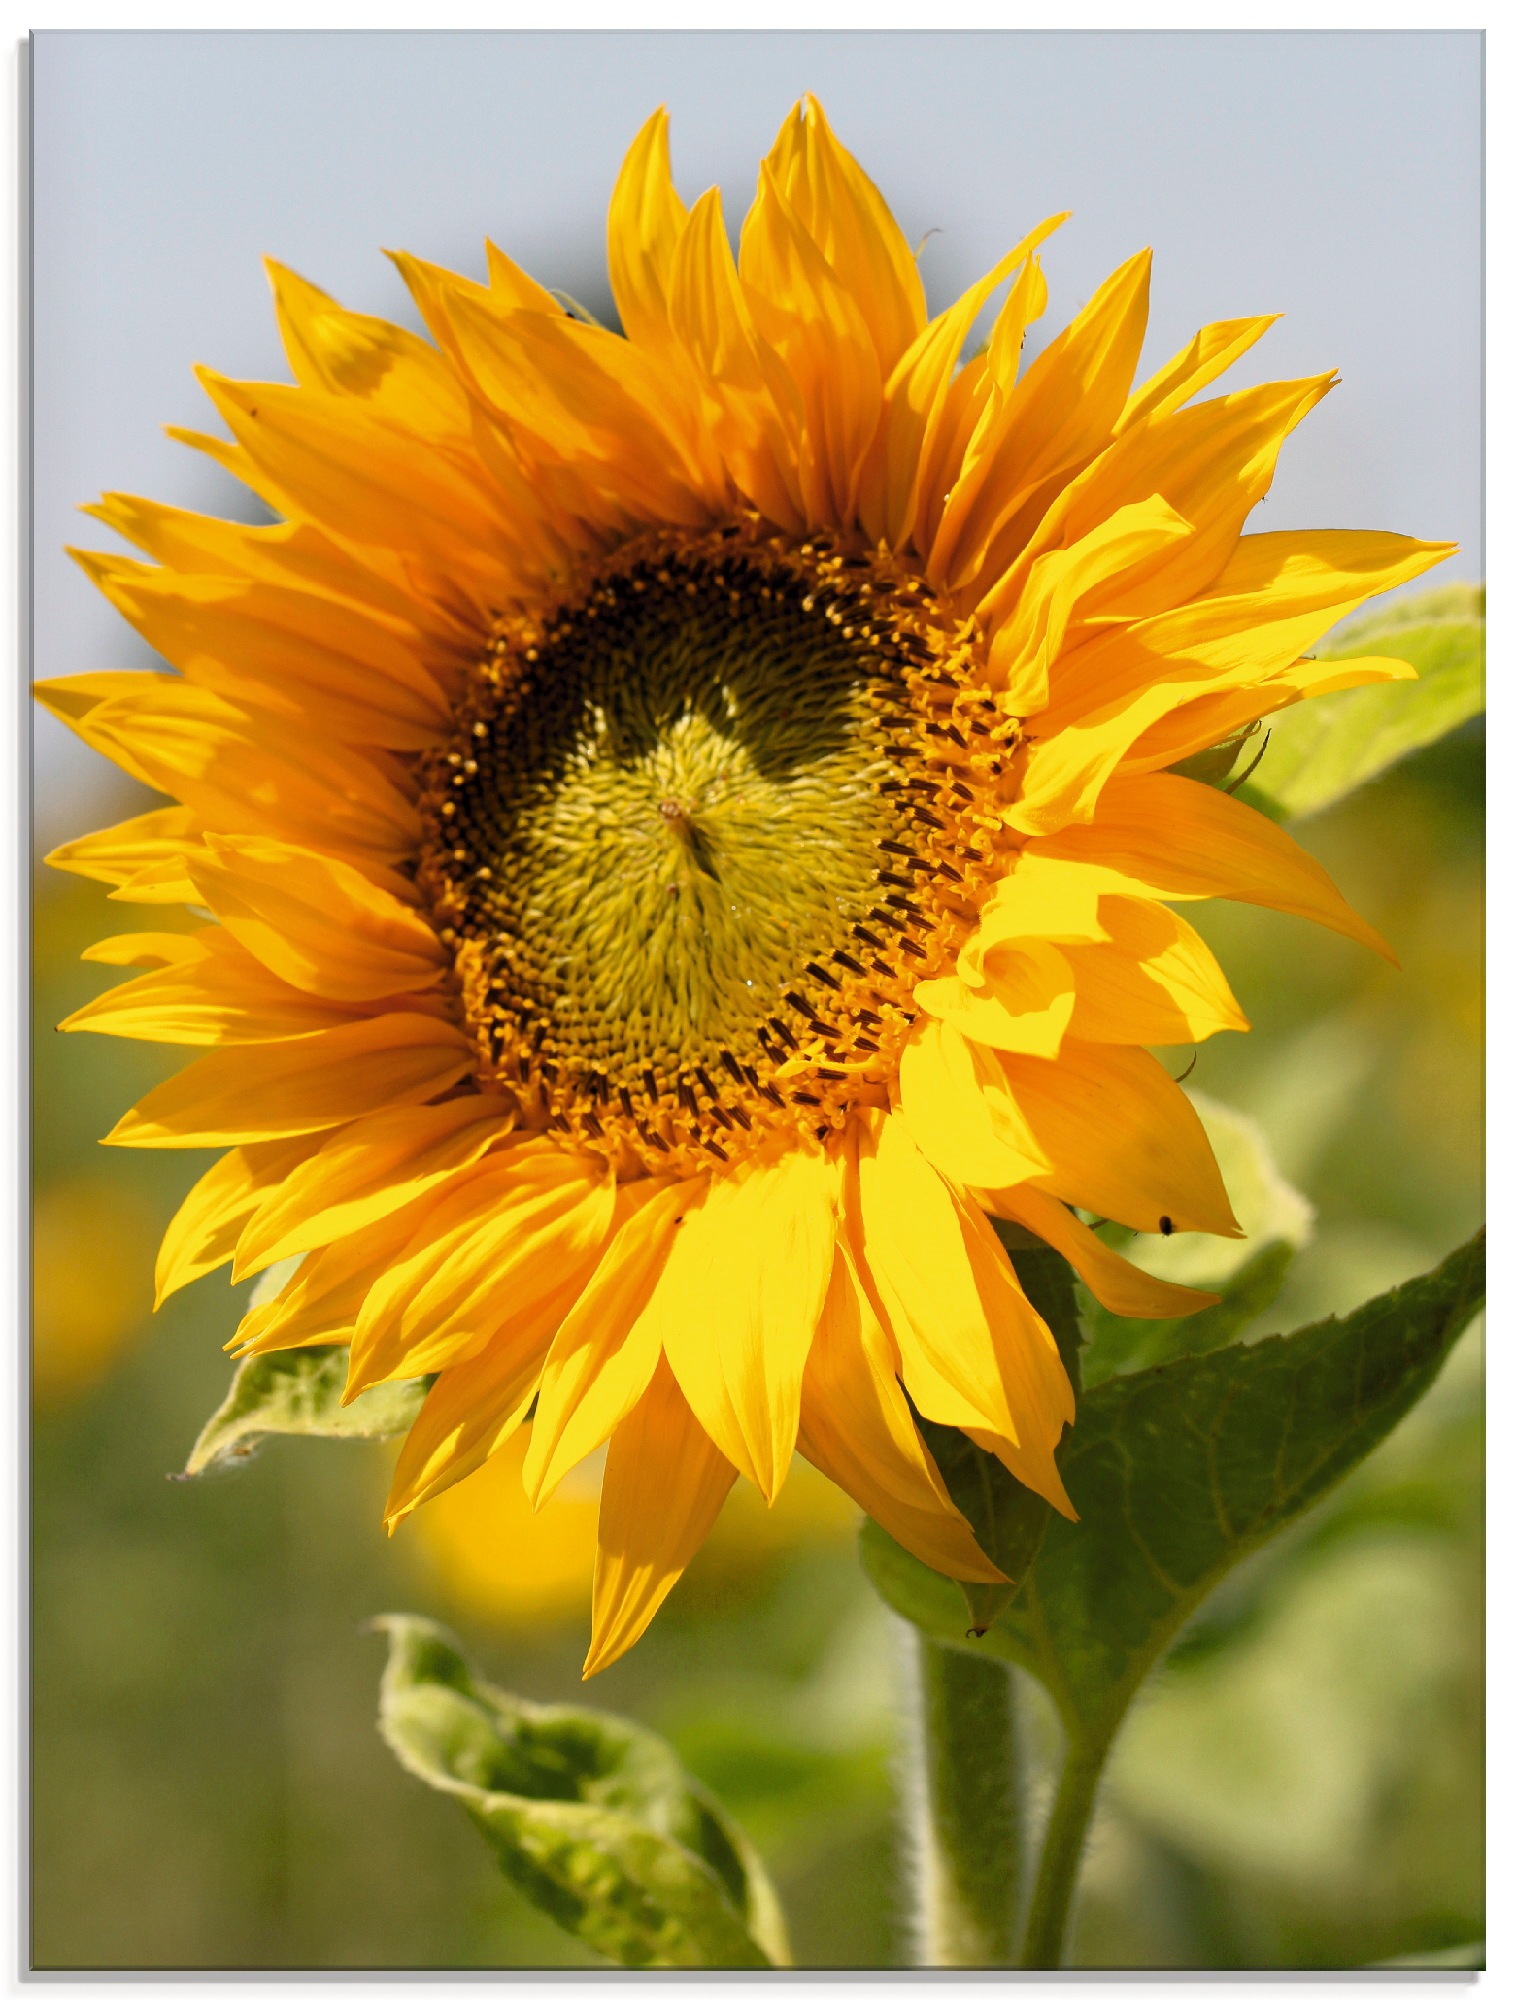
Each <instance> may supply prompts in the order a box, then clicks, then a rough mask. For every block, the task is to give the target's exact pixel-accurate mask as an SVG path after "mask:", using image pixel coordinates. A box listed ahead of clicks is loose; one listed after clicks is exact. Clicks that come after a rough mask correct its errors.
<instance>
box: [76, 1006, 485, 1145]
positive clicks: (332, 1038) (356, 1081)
mask: <svg viewBox="0 0 1515 2000" xmlns="http://www.w3.org/2000/svg"><path fill="white" fill-rule="evenodd" d="M473 1061H474V1057H473V1050H472V1048H471V1046H470V1044H469V1043H468V1042H466V1041H465V1040H464V1038H463V1036H462V1035H460V1034H459V1033H458V1031H457V1029H456V1028H453V1027H451V1026H449V1025H448V1023H447V1022H445V1021H438V1020H434V1019H432V1018H430V1017H429V1016H427V1015H424V1014H380V1015H378V1016H377V1017H376V1018H375V1019H373V1020H367V1021H353V1022H349V1023H348V1024H346V1025H345V1026H343V1027H340V1028H327V1029H325V1030H324V1031H323V1032H322V1033H320V1034H315V1035H306V1036H305V1037H304V1038H303V1039H302V1040H300V1041H297V1042H276V1043H272V1044H270V1045H269V1046H267V1047H264V1048H257V1049H229V1050H225V1051H218V1052H217V1053H216V1054H215V1055H209V1056H202V1057H201V1058H200V1060H199V1061H198V1062H193V1063H191V1064H190V1065H189V1068H188V1069H185V1070H181V1071H180V1072H179V1074H178V1075H177V1076H174V1077H170V1078H169V1080H168V1082H167V1083H160V1084H159V1085H158V1087H157V1089H156V1090H150V1091H149V1092H148V1094H147V1095H146V1097H144V1098H143V1099H142V1101H141V1103H140V1104H138V1105H137V1106H136V1107H135V1108H134V1109H133V1110H131V1111H128V1112H127V1114H126V1116H125V1117H124V1118H123V1119H121V1120H120V1122H119V1123H118V1124H117V1125H116V1127H115V1129H114V1130H113V1131H112V1132H110V1133H109V1134H108V1135H107V1137H106V1139H105V1141H104V1143H105V1144H106V1145H108V1146H179V1147H182V1146H239V1145H243V1144H245V1143H246V1142H248V1141H250V1140H257V1139H284V1138H293V1137H294V1136H295V1135H296V1134H297V1133H301V1132H319V1131H322V1130H323V1129H325V1128H326V1127H329V1126H332V1125H344V1124H346V1123H347V1121H348V1120H349V1119H351V1118H356V1117H358V1116H359V1115H361V1114H362V1113H363V1112H365V1111H382V1110H386V1109H388V1108H389V1107H390V1106H393V1105H398V1104H419V1103H422V1102H424V1100H425V1099H427V1098H430V1097H436V1096H437V1095H439V1094H440V1093H441V1092H442V1091H444V1090H445V1089H447V1087H448V1085H449V1084H453V1083H456V1082H457V1080H458V1078H459V1077H460V1076H463V1075H465V1074H467V1072H468V1071H469V1070H470V1069H471V1068H472V1067H473Z"/></svg>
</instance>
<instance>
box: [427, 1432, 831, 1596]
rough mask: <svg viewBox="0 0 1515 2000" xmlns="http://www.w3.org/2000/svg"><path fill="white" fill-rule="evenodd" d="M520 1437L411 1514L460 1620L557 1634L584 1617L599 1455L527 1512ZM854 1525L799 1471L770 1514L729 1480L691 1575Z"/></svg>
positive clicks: (800, 1467) (809, 1474) (525, 1436)
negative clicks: (557, 1628)
mask: <svg viewBox="0 0 1515 2000" xmlns="http://www.w3.org/2000/svg"><path fill="white" fill-rule="evenodd" d="M529 1442H530V1434H529V1432H528V1431H526V1430H520V1431H517V1432H516V1433H515V1434H514V1436H513V1437H512V1438H511V1439H510V1440H509V1442H508V1443H507V1444H505V1445H503V1446H502V1447H501V1449H500V1450H499V1451H497V1452H496V1453H495V1455H494V1457H493V1458H491V1459H490V1460H489V1461H488V1463H487V1464H485V1465H484V1466H483V1467H482V1468H481V1469H480V1470H479V1471H478V1472H477V1473H476V1474H475V1475H474V1477H473V1478H472V1479H465V1480H462V1481H461V1482H460V1483H459V1484H458V1485H456V1486H450V1487H449V1488H448V1489H447V1491H446V1492H445V1493H442V1494H439V1495H438V1497H437V1499H436V1501H435V1502H434V1503H433V1504H432V1505H431V1506H430V1507H423V1508H422V1509H421V1510H420V1512H419V1513H418V1514H417V1515H416V1517H415V1520H416V1527H415V1533H416V1536H417V1540H418V1542H419V1544H420V1547H421V1550H422V1552H423V1556H424V1559H425V1560H426V1562H427V1563H428V1564H429V1566H430V1567H431V1569H432V1570H433V1571H434V1573H435V1574H436V1576H437V1578H438V1580H439V1581H440V1583H441V1585H442V1587H443V1589H444V1590H445V1591H446V1593H447V1595H448V1596H449V1598H450V1599H451V1600H452V1602H453V1603H454V1605H456V1606H457V1608H458V1609H459V1610H460V1611H463V1612H465V1613H466V1614H467V1615H469V1616H470V1617H473V1618H477V1619H479V1620H481V1621H485V1622H497V1623H500V1624H504V1625H520V1626H540V1625H542V1624H547V1623H552V1624H556V1623H563V1624H568V1623H571V1622H574V1621H576V1620H577V1619H578V1618H579V1617H580V1616H581V1615H582V1613H583V1611H584V1607H585V1601H586V1598H587V1596H588V1592H589V1588H590V1584H591V1581H592V1579H593V1577H594V1564H595V1550H596V1547H597V1545H598V1530H597V1522H598V1514H599V1504H600V1476H601V1472H602V1470H603V1461H604V1453H603V1452H599V1453H596V1455H595V1457H594V1458H592V1459H587V1460H585V1461H584V1462H583V1463H582V1464H581V1465H578V1466H576V1467H575V1468H574V1470H573V1472H572V1473H570V1474H569V1476H568V1478H566V1479H565V1480H564V1481H563V1483H562V1485H561V1486H560V1487H559V1488H558V1490H557V1492H556V1493H555V1494H554V1495H553V1497H552V1499H551V1500H549V1501H548V1502H547V1503H546V1505H545V1506H544V1507H542V1508H541V1509H540V1511H538V1512H533V1510H532V1506H531V1503H530V1501H529V1500H528V1499H527V1497H526V1489H525V1487H524V1486H523V1485H522V1482H521V1468H522V1464H523V1462H524V1460H525V1457H526V1447H527V1445H528V1443H529ZM859 1518H860V1516H859V1513H858V1509H857V1508H856V1507H855V1506H854V1505H853V1503H852V1502H851V1501H850V1500H848V1499H847V1497H846V1495H845V1494H843V1493H841V1492H839V1491H838V1489H837V1488H836V1487H835V1486H833V1485H832V1484H831V1482H830V1481H829V1480H827V1479H823V1478H822V1477H821V1476H820V1474H819V1473H818V1472H816V1471H814V1470H813V1468H812V1467H811V1466H809V1465H807V1464H805V1463H804V1462H803V1461H801V1462H800V1463H798V1464H796V1466H795V1469H794V1472H793V1475H792V1476H791V1477H790V1478H789V1479H788V1480H786V1481H785V1483H784V1486H783V1489H782V1491H781V1492H780V1494H779V1496H778V1499H777V1500H776V1501H775V1502H774V1504H773V1506H772V1507H769V1506H767V1505H766V1504H765V1502H764V1500H763V1497H762V1495H761V1494H760V1493H759V1492H758V1490H757V1488H756V1487H755V1486H749V1485H748V1484H747V1482H746V1481H745V1480H742V1481H739V1482H738V1484H737V1487H736V1489H735V1491H734V1492H733V1493H732V1496H731V1499H730V1500H729V1501H728V1503H727V1505H726V1507H725V1508H724V1510H723V1511H722V1513H721V1517H720V1519H719V1520H718V1521H717V1522H716V1525H715V1527H714V1529H713V1530H712V1532H711V1535H710V1539H709V1540H708V1541H707V1543H706V1544H705V1547H704V1549H703V1550H702V1551H701V1553H700V1556H699V1557H698V1559H697V1565H698V1569H699V1572H700V1573H701V1574H702V1575H703V1576H704V1577H706V1578H707V1579H709V1578H711V1577H714V1576H721V1575H725V1576H732V1575H740V1574H745V1573H747V1572H749V1571H752V1570H754V1569H758V1568H761V1567H763V1566H765V1565H766V1564H767V1563H769V1562H771V1561H773V1560H774V1559H775V1558H777V1557H780V1556H783V1555H785V1554H787V1553H788V1552H789V1551H790V1550H792V1549H795V1548H799V1547H801V1546H803V1545H804V1544H806V1543H821V1542H841V1541H846V1540H847V1539H848V1538H850V1536H851V1535H852V1534H853V1533H854V1532H855V1531H856V1528H857V1523H858V1520H859Z"/></svg>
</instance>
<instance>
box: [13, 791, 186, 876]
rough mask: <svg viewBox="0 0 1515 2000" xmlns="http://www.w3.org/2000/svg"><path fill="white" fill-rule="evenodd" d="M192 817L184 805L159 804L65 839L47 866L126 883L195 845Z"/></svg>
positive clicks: (49, 859)
mask: <svg viewBox="0 0 1515 2000" xmlns="http://www.w3.org/2000/svg"><path fill="white" fill-rule="evenodd" d="M193 828H194V816H193V815H192V814H191V813H189V812H188V811H187V810H186V809H185V808H184V807H183V806H161V807H160V808H159V809H158V811H156V812H150V813H142V814H140V815H139V816H138V817H137V818H136V819H126V820H122V822H121V824H120V825H119V826H108V827H105V828H103V829H102V830H101V831H100V832H99V833H86V834H85V835H84V836H83V837H82V838H81V839H79V840H68V841H65V842H64V844H63V845H62V846H61V847H55V848H54V849H53V851H52V853H51V854H49V855H48V857H47V865H48V867H49V868H61V869H64V870H66V871H67V872H68V873H69V874H71V875H87V876H88V877H89V879H90V880H91V881H92V882H112V883H122V882H129V881H130V880H131V879H132V877H133V876H134V875H137V874H140V873H141V871H142V870H143V869H144V868H146V867H149V866H150V865H151V864H152V863H154V862H157V861H165V860H178V859H179V858H180V857H181V856H182V855H183V854H185V853H186V852H187V851H188V850H189V848H191V847H192V846H195V845H197V844H198V835H197V834H196V833H195V832H194V831H193Z"/></svg>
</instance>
